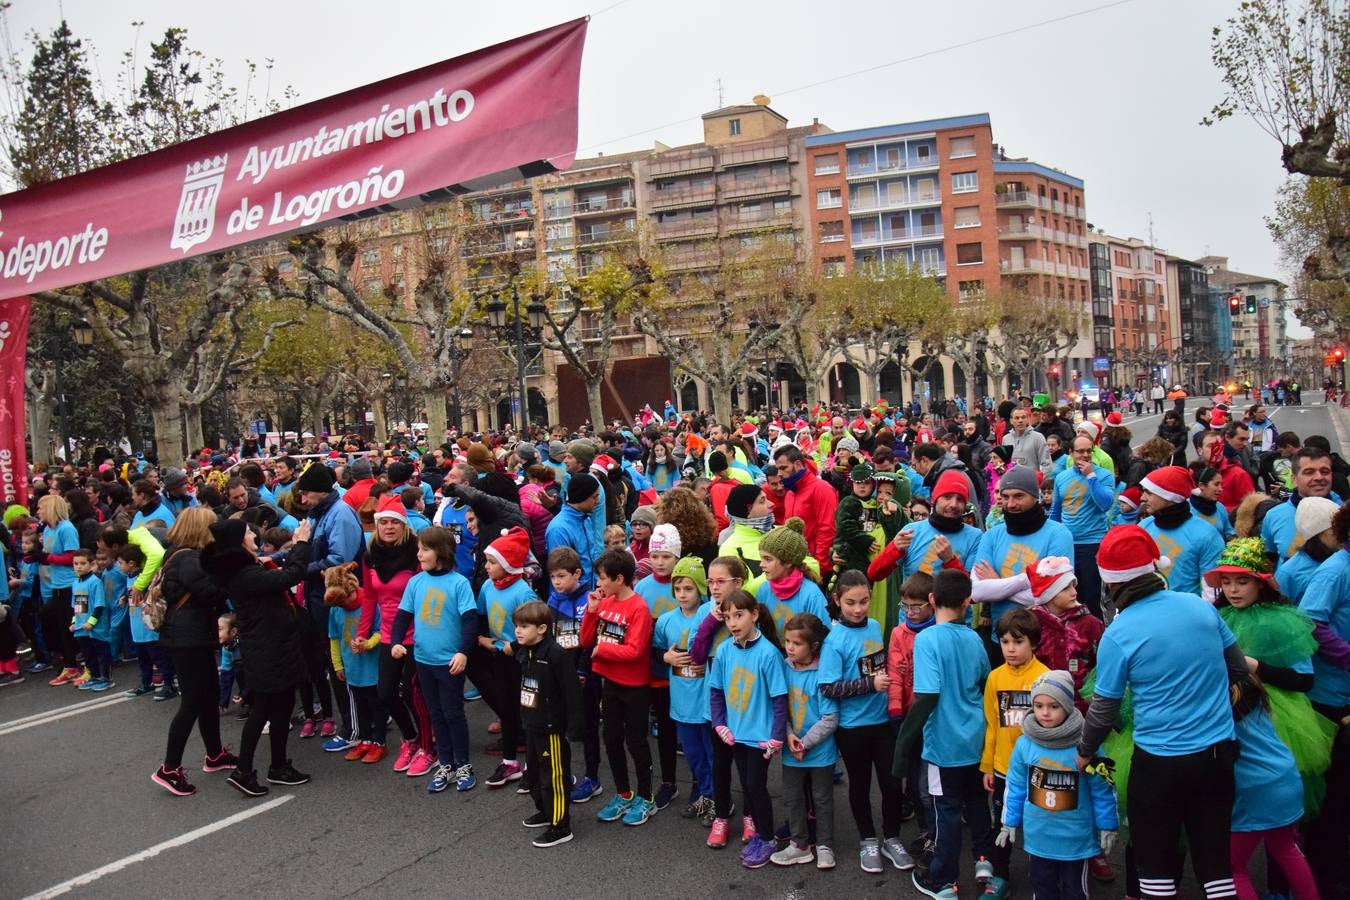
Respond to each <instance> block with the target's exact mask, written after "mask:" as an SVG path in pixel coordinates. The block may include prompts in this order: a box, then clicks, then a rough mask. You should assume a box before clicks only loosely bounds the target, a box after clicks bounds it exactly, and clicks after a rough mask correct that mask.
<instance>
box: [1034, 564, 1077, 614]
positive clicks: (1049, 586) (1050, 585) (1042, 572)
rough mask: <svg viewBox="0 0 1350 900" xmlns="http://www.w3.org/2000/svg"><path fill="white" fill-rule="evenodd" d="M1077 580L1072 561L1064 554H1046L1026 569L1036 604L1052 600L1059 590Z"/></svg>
mask: <svg viewBox="0 0 1350 900" xmlns="http://www.w3.org/2000/svg"><path fill="white" fill-rule="evenodd" d="M1077 580H1078V577H1077V576H1076V575H1074V572H1073V563H1072V562H1071V561H1070V560H1069V558H1068V557H1066V556H1047V557H1045V558H1044V559H1038V560H1036V562H1035V564H1033V565H1032V566H1031V567H1030V568H1028V569H1027V583H1028V584H1029V585H1030V586H1031V596H1032V597H1034V598H1035V599H1036V602H1037V603H1038V604H1040V603H1045V602H1047V601H1049V600H1053V599H1054V598H1055V597H1057V596H1059V594H1060V592H1061V591H1063V590H1064V589H1065V588H1067V587H1068V586H1069V585H1071V584H1073V583H1074V582H1075V581H1077Z"/></svg>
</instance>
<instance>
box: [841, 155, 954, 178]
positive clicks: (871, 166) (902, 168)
mask: <svg viewBox="0 0 1350 900" xmlns="http://www.w3.org/2000/svg"><path fill="white" fill-rule="evenodd" d="M937 170H938V161H937V158H936V157H935V158H933V159H931V160H923V161H920V160H914V161H905V160H901V161H900V162H886V161H884V160H883V161H882V162H880V163H849V166H848V172H847V174H846V175H845V177H846V178H848V179H849V180H850V181H852V180H853V179H855V178H876V177H878V176H886V175H899V174H919V173H923V172H936V171H937Z"/></svg>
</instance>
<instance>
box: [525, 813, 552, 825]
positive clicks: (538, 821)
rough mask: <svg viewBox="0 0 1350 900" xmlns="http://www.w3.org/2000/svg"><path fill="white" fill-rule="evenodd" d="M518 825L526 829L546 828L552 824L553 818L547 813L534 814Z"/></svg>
mask: <svg viewBox="0 0 1350 900" xmlns="http://www.w3.org/2000/svg"><path fill="white" fill-rule="evenodd" d="M520 824H522V825H524V826H525V827H526V828H547V827H548V826H550V825H552V824H553V817H552V816H550V815H548V814H547V813H542V812H534V813H531V814H530V815H529V816H528V817H527V818H526V819H524V820H523V821H522V822H521V823H520Z"/></svg>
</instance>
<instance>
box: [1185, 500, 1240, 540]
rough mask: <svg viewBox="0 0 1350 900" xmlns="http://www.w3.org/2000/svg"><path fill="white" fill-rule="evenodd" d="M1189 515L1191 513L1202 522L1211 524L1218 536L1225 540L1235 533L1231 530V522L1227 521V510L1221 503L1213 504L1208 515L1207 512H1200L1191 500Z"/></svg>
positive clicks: (1230, 538)
mask: <svg viewBox="0 0 1350 900" xmlns="http://www.w3.org/2000/svg"><path fill="white" fill-rule="evenodd" d="M1191 515H1193V516H1194V517H1195V518H1197V519H1199V520H1200V521H1202V522H1208V523H1209V524H1211V525H1213V526H1214V528H1215V530H1217V531H1218V532H1219V537H1221V538H1223V539H1224V540H1225V541H1229V540H1232V538H1233V535H1234V534H1235V532H1234V531H1233V523H1232V522H1231V521H1229V519H1228V510H1226V509H1224V506H1223V504H1222V503H1216V504H1214V514H1213V515H1210V514H1208V513H1204V512H1201V511H1200V509H1199V508H1198V507H1196V505H1195V501H1194V500H1192V501H1191Z"/></svg>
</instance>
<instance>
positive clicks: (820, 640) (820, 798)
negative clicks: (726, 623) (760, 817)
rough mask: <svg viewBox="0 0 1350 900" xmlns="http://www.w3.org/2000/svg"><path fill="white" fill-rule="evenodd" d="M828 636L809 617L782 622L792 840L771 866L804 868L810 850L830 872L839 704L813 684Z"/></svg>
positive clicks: (786, 786) (785, 777)
mask: <svg viewBox="0 0 1350 900" xmlns="http://www.w3.org/2000/svg"><path fill="white" fill-rule="evenodd" d="M829 633H830V631H829V629H828V628H827V627H826V626H825V623H824V622H822V621H820V619H818V618H816V617H815V616H813V615H811V613H798V614H797V615H795V616H793V617H792V618H791V619H788V623H787V627H786V628H785V629H784V630H783V649H784V650H785V651H786V653H787V661H788V672H787V676H788V733H787V747H786V748H785V750H786V752H784V754H783V796H784V798H785V800H786V802H787V805H788V825H789V827H790V829H791V831H792V840H790V841H789V842H788V844H787V845H786V846H785V847H783V849H782V850H779V851H778V852H777V853H775V854H774V855H773V856H771V857H770V859H771V860H772V861H773V862H774V864H775V865H780V866H791V865H804V864H806V863H809V862H810V861H811V847H812V845H813V844H814V845H815V860H816V868H817V869H833V868H834V849H833V847H834V764H835V761H836V760H838V758H839V753H838V751H837V750H836V748H835V743H834V733H835V729H836V728H838V726H839V704H838V702H837V701H835V700H834V699H833V698H830V697H826V696H825V695H824V694H822V693H821V692H820V684H819V682H820V654H821V648H822V646H823V645H824V643H825V639H826V636H827V635H828V634H829ZM808 807H809V808H808ZM811 812H814V813H815V815H814V818H812V817H811V816H810V815H809V813H811Z"/></svg>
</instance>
